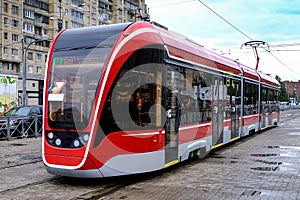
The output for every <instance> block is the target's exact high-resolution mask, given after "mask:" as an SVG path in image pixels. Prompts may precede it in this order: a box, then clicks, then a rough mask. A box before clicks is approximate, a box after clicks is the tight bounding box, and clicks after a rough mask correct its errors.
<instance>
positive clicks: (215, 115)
mask: <svg viewBox="0 0 300 200" xmlns="http://www.w3.org/2000/svg"><path fill="white" fill-rule="evenodd" d="M224 97H225V98H226V94H225V90H224V81H223V78H220V77H215V78H214V82H213V85H212V98H213V99H212V100H213V105H212V142H213V143H212V144H213V146H215V145H218V144H222V143H223V126H224V100H225V98H224Z"/></svg>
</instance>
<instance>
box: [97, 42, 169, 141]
mask: <svg viewBox="0 0 300 200" xmlns="http://www.w3.org/2000/svg"><path fill="white" fill-rule="evenodd" d="M163 53H164V52H163V50H162V48H159V47H158V48H151V47H149V48H144V49H140V50H138V51H137V52H135V53H134V54H133V55H132V56H131V57H130V58H129V59H128V60H127V61H126V62H125V64H124V65H123V67H122V70H121V71H120V72H119V74H118V76H117V77H116V78H115V82H114V84H113V85H112V87H111V91H110V92H109V94H108V97H107V99H106V102H105V105H104V108H103V111H102V114H101V118H100V126H101V128H102V130H103V132H104V134H106V135H107V134H109V133H111V132H116V131H130V130H139V129H156V128H162V127H163V125H164V124H163V122H164V121H165V120H164V116H165V114H164V112H163V107H162V105H161V101H162V91H163V89H162V88H163V86H162V72H163V71H164V66H163V64H161V63H162V60H163V59H162V58H163V55H164V54H163ZM97 135H99V137H100V135H101V134H97ZM97 140H98V139H97ZM99 140H100V139H99ZM97 142H98V141H97ZM97 142H96V143H95V145H97Z"/></svg>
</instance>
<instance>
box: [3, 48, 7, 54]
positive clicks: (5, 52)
mask: <svg viewBox="0 0 300 200" xmlns="http://www.w3.org/2000/svg"><path fill="white" fill-rule="evenodd" d="M3 54H4V55H7V54H8V47H3Z"/></svg>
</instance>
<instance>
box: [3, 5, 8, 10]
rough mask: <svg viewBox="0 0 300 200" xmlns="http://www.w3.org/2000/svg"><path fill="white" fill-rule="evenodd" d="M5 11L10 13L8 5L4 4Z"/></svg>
mask: <svg viewBox="0 0 300 200" xmlns="http://www.w3.org/2000/svg"><path fill="white" fill-rule="evenodd" d="M3 10H4V11H5V12H8V3H4V6H3Z"/></svg>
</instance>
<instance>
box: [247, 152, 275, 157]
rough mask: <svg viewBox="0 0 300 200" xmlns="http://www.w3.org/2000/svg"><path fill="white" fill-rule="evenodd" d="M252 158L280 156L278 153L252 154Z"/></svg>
mask: <svg viewBox="0 0 300 200" xmlns="http://www.w3.org/2000/svg"><path fill="white" fill-rule="evenodd" d="M250 156H254V157H271V156H280V154H277V153H252V154H250Z"/></svg>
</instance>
